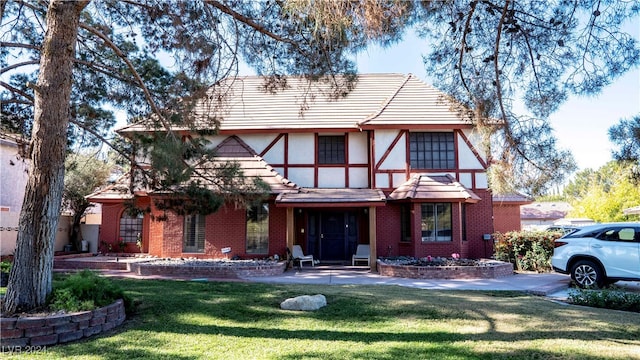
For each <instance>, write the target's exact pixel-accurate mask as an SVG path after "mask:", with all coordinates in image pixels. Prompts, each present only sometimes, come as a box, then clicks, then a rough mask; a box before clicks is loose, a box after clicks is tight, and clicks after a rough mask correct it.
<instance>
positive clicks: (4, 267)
mask: <svg viewBox="0 0 640 360" xmlns="http://www.w3.org/2000/svg"><path fill="white" fill-rule="evenodd" d="M11 264H12V263H11V261H9V260H4V261H2V262H0V272H3V273H7V274H8V273H9V272H10V271H11Z"/></svg>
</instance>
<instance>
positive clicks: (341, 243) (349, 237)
mask: <svg viewBox="0 0 640 360" xmlns="http://www.w3.org/2000/svg"><path fill="white" fill-rule="evenodd" d="M308 226H309V232H308V234H307V245H308V249H309V252H311V253H312V254H313V255H314V257H316V258H317V259H320V260H323V261H345V260H349V259H351V255H352V254H353V252H354V251H355V248H356V246H357V243H358V220H357V216H356V213H355V212H354V211H314V212H310V213H309V224H308Z"/></svg>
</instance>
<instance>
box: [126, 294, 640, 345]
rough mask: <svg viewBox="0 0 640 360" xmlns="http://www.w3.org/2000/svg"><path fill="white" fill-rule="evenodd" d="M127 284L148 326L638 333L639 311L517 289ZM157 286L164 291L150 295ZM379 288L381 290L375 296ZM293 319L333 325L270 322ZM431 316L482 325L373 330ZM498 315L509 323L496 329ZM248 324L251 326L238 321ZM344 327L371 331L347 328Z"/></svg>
mask: <svg viewBox="0 0 640 360" xmlns="http://www.w3.org/2000/svg"><path fill="white" fill-rule="evenodd" d="M132 290H133V294H134V296H135V297H137V296H141V297H142V298H143V299H144V300H143V302H142V304H141V305H140V308H139V310H138V313H137V314H136V315H135V317H134V321H142V322H143V323H144V324H143V325H142V327H143V328H145V329H146V330H149V331H154V330H156V331H160V332H175V333H181V334H190V333H195V334H198V333H203V334H222V335H228V336H237V337H260V338H266V339H269V338H272V339H289V338H291V339H310V340H313V339H327V340H348V341H362V339H363V338H365V337H366V339H367V340H366V341H399V342H412V341H434V342H443V341H467V340H469V341H518V340H536V339H563V338H566V339H575V340H598V339H610V340H612V341H615V340H619V341H622V342H624V341H626V340H630V341H637V339H639V338H640V314H635V313H623V312H612V311H610V310H603V309H593V308H583V307H576V306H567V305H559V304H556V303H552V302H549V301H546V300H544V299H541V298H537V297H532V296H529V295H524V294H522V293H517V292H480V291H430V290H420V289H407V288H402V287H392V286H388V285H387V286H385V287H384V288H383V289H381V287H380V286H336V285H333V286H328V287H327V286H306V285H293V286H292V285H278V286H274V285H270V284H255V283H250V284H238V283H189V282H180V283H175V282H153V284H140V283H139V282H138V283H136V284H135V287H133V288H132ZM159 292H162V293H164V294H165V295H164V296H158V295H157V294H158V293H159ZM380 292H382V293H383V294H382V296H378V294H379V293H380ZM315 293H324V294H325V296H326V297H327V303H328V305H327V306H326V307H324V308H322V309H320V310H319V311H315V312H294V311H286V310H281V309H280V308H279V305H280V302H281V301H283V300H284V299H286V298H288V297H293V296H298V295H302V294H315ZM136 294H137V295H136ZM605 314H606V315H605ZM193 319H196V320H193ZM603 319H606V321H605V320H603ZM298 320H304V321H311V322H312V323H311V324H314V323H317V322H333V323H334V324H336V326H337V328H336V327H334V329H332V330H305V329H292V330H288V329H282V328H276V326H272V325H273V324H274V322H277V323H282V322H286V321H291V322H296V321H298ZM431 320H435V323H437V322H438V320H458V321H459V322H462V323H469V324H474V325H475V326H477V328H479V329H480V328H481V329H482V332H480V333H477V331H474V333H473V334H461V333H454V332H444V333H438V332H433V333H431V332H430V333H424V332H417V333H395V332H386V331H376V329H380V328H381V329H385V328H387V327H388V325H392V326H393V325H397V324H398V323H399V322H412V321H422V322H424V321H431ZM198 322H200V323H198ZM229 323H236V324H238V326H233V325H228V324H229ZM505 323H508V324H509V326H510V327H511V329H509V330H508V331H501V330H500V329H501V328H503V329H504V324H505ZM212 324H213V325H212ZM221 324H227V325H221ZM251 324H253V326H246V325H251ZM499 325H502V326H499ZM278 326H282V325H278ZM340 328H343V329H348V331H341V330H340ZM336 329H337V330H336ZM350 329H368V330H372V331H371V332H369V331H366V332H364V331H355V332H354V331H353V330H350ZM425 336H426V337H427V339H426V340H425V338H424V337H425Z"/></svg>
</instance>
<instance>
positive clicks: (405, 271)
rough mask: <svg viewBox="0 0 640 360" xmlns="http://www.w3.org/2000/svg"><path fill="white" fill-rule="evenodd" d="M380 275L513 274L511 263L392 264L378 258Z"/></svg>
mask: <svg viewBox="0 0 640 360" xmlns="http://www.w3.org/2000/svg"><path fill="white" fill-rule="evenodd" d="M378 272H379V273H380V275H382V276H391V277H401V278H409V279H495V278H500V277H505V276H509V275H513V264H511V263H506V262H501V261H490V262H487V264H486V265H483V266H414V265H392V264H386V263H384V262H382V261H380V260H378Z"/></svg>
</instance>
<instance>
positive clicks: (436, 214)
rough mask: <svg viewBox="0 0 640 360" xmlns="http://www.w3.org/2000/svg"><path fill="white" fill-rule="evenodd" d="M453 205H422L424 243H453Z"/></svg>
mask: <svg viewBox="0 0 640 360" xmlns="http://www.w3.org/2000/svg"><path fill="white" fill-rule="evenodd" d="M451 228H452V226H451V203H423V204H422V241H423V242H427V241H451V239H452V237H451Z"/></svg>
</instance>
